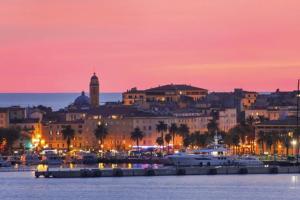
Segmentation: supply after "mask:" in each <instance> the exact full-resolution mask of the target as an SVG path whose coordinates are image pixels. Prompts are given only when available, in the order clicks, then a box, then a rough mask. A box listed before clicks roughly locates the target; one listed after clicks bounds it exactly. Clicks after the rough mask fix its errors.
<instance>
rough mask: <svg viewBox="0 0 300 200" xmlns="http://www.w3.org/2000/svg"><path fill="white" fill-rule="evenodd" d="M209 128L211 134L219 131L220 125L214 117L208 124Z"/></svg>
mask: <svg viewBox="0 0 300 200" xmlns="http://www.w3.org/2000/svg"><path fill="white" fill-rule="evenodd" d="M207 130H208V133H209V134H210V135H211V136H213V135H215V134H216V132H218V130H219V127H218V123H217V121H216V120H215V119H212V120H210V121H209V123H208V124H207Z"/></svg>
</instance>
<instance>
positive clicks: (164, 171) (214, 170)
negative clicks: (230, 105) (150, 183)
mask: <svg viewBox="0 0 300 200" xmlns="http://www.w3.org/2000/svg"><path fill="white" fill-rule="evenodd" d="M297 173H300V167H298V166H297V167H296V166H295V167H180V168H175V167H170V168H158V169H152V168H146V169H122V168H114V169H49V170H47V171H38V170H37V171H35V177H36V178H39V177H45V178H92V177H123V176H124V177H134V176H184V175H234V174H297Z"/></svg>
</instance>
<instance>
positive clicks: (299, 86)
mask: <svg viewBox="0 0 300 200" xmlns="http://www.w3.org/2000/svg"><path fill="white" fill-rule="evenodd" d="M299 99H300V79H298V90H297V127H296V135H297V143H298V152H297V155H298V156H299V153H300V144H299V137H300V136H299V134H300V133H299V131H300V130H299ZM297 161H298V158H297Z"/></svg>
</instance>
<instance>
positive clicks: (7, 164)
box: [0, 155, 11, 167]
mask: <svg viewBox="0 0 300 200" xmlns="http://www.w3.org/2000/svg"><path fill="white" fill-rule="evenodd" d="M0 167H11V163H10V162H7V161H6V160H4V159H3V157H2V156H1V155H0Z"/></svg>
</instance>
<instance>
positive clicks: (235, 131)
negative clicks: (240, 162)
mask: <svg viewBox="0 0 300 200" xmlns="http://www.w3.org/2000/svg"><path fill="white" fill-rule="evenodd" d="M239 132H240V129H239V128H238V127H234V128H232V129H230V130H229V135H230V139H231V141H230V143H231V144H232V145H233V146H234V153H235V154H237V153H238V152H237V149H238V147H239V145H240V141H241V137H240V133H239Z"/></svg>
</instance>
